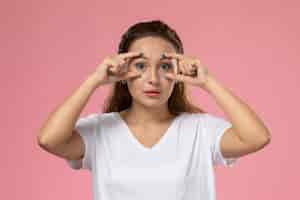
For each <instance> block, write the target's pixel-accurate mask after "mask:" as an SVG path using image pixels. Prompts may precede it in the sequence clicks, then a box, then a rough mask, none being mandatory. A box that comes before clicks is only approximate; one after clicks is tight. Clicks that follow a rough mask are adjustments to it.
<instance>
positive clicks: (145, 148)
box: [113, 112, 183, 152]
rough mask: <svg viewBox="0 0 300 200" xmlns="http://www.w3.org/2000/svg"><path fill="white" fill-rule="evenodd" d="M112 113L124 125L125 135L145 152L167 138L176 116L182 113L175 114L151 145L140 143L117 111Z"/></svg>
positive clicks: (158, 146)
mask: <svg viewBox="0 0 300 200" xmlns="http://www.w3.org/2000/svg"><path fill="white" fill-rule="evenodd" d="M113 114H114V115H115V116H116V118H117V120H118V121H120V123H121V124H122V125H123V126H124V127H125V129H126V131H125V132H126V135H127V136H128V137H129V138H130V140H132V141H133V143H135V144H136V146H137V148H139V149H141V150H142V151H146V152H151V151H155V150H157V149H158V148H160V146H161V145H162V144H163V143H164V142H165V140H167V138H168V137H170V134H171V129H172V128H173V127H174V126H175V124H176V121H177V120H178V118H179V117H180V116H181V115H183V113H180V114H179V115H177V116H176V117H175V118H174V119H173V120H172V122H171V124H170V125H169V127H168V128H167V130H166V131H165V133H164V134H163V135H162V136H161V138H160V139H159V141H158V142H157V143H156V144H154V145H153V146H152V147H145V146H144V145H143V144H142V143H140V141H138V139H137V138H136V137H135V136H134V134H133V133H132V131H131V130H130V128H129V126H128V125H127V122H126V121H125V120H124V119H123V118H122V117H121V115H120V113H119V112H113Z"/></svg>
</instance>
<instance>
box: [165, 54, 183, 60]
mask: <svg viewBox="0 0 300 200" xmlns="http://www.w3.org/2000/svg"><path fill="white" fill-rule="evenodd" d="M163 56H164V57H166V58H175V59H178V60H183V59H184V55H183V54H178V53H172V52H170V53H167V52H166V53H164V54H163Z"/></svg>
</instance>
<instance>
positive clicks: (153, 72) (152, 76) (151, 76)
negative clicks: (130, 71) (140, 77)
mask: <svg viewBox="0 0 300 200" xmlns="http://www.w3.org/2000/svg"><path fill="white" fill-rule="evenodd" d="M159 79H160V73H159V72H158V70H157V69H156V68H155V67H152V68H150V70H149V73H148V80H149V82H152V83H157V82H158V81H159Z"/></svg>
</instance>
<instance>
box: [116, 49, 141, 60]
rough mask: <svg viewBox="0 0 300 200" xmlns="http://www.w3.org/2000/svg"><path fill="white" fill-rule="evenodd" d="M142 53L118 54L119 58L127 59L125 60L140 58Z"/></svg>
mask: <svg viewBox="0 0 300 200" xmlns="http://www.w3.org/2000/svg"><path fill="white" fill-rule="evenodd" d="M142 55H143V53H142V52H139V51H137V52H127V53H122V54H120V57H121V58H122V59H127V58H132V57H138V56H142Z"/></svg>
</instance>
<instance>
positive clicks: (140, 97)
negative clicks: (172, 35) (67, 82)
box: [120, 37, 176, 126]
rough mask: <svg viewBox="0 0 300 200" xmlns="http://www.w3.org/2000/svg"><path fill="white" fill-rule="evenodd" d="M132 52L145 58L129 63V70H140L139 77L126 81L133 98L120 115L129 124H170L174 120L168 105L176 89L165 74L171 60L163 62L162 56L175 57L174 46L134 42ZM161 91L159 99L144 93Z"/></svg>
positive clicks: (152, 41) (160, 41)
mask: <svg viewBox="0 0 300 200" xmlns="http://www.w3.org/2000/svg"><path fill="white" fill-rule="evenodd" d="M129 52H142V53H143V57H147V58H141V57H138V58H134V59H132V60H131V61H130V62H129V66H128V67H129V70H130V71H134V70H139V71H140V72H141V73H142V74H141V76H139V77H136V78H133V79H130V80H127V85H128V89H129V92H130V94H131V96H132V106H131V108H130V109H129V110H126V111H121V112H120V114H121V116H123V118H124V119H125V120H126V121H127V122H128V123H129V124H143V125H144V126H145V125H147V126H149V125H158V124H162V123H170V122H171V121H172V120H173V119H174V117H175V116H173V115H171V114H170V112H169V111H168V107H167V101H168V99H169V97H170V96H171V93H172V91H173V89H174V85H175V81H174V80H171V79H168V78H167V77H165V76H164V75H163V74H164V73H163V72H164V70H165V69H167V68H168V67H167V66H168V64H170V65H172V62H171V60H170V59H166V58H165V59H164V60H161V58H162V55H163V53H165V52H167V53H176V50H175V48H174V47H173V45H172V44H171V43H170V42H168V41H166V40H164V39H161V38H158V37H144V38H140V39H138V40H136V41H134V42H133V43H132V44H131V45H130V48H129ZM149 89H158V90H160V91H161V92H160V95H159V97H148V96H146V95H145V94H144V91H145V90H149Z"/></svg>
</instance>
